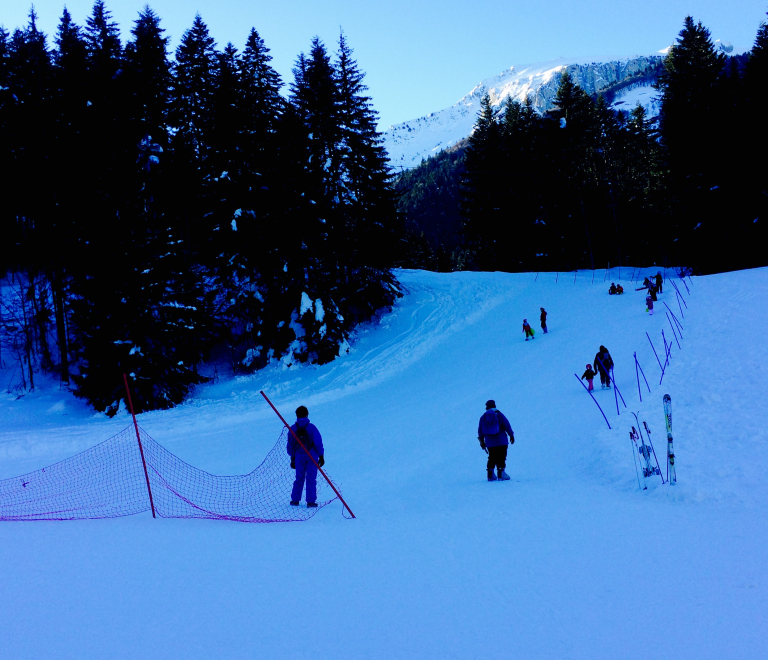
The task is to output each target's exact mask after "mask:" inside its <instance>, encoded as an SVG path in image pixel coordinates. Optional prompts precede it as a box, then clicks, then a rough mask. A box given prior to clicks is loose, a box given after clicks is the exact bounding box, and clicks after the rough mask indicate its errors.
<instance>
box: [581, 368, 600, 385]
mask: <svg viewBox="0 0 768 660" xmlns="http://www.w3.org/2000/svg"><path fill="white" fill-rule="evenodd" d="M595 375H596V374H595V372H594V371H592V365H591V364H588V365H587V370H586V371H585V372H584V375H583V376H582V377H581V380H584V379H585V378H586V379H587V391H589V392H591V391H592V390H594V389H595V386H594V385H593V384H592V381H593V380H594V379H595Z"/></svg>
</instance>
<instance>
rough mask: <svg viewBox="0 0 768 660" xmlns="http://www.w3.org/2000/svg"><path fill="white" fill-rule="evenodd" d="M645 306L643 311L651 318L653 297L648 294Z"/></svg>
mask: <svg viewBox="0 0 768 660" xmlns="http://www.w3.org/2000/svg"><path fill="white" fill-rule="evenodd" d="M645 305H646V309H645V311H646V312H650V313H651V316H653V296H652V295H651V294H650V293H649V294H648V295H647V296H646V297H645Z"/></svg>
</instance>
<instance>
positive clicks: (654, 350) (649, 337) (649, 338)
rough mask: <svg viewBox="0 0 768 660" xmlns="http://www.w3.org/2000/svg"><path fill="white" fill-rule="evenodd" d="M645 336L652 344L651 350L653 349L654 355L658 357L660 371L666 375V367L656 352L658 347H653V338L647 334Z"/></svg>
mask: <svg viewBox="0 0 768 660" xmlns="http://www.w3.org/2000/svg"><path fill="white" fill-rule="evenodd" d="M645 336H646V337H648V341H649V342H650V343H651V348H652V349H653V354H654V355H655V356H656V362H658V363H659V369H661V373H662V375H663V374H664V367H662V366H661V360H659V354H658V353H657V352H656V347H655V346H654V345H653V342H652V341H651V336H650V335H649V334H648V333H647V332H646V333H645Z"/></svg>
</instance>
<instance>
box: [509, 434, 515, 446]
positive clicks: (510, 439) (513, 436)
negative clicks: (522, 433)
mask: <svg viewBox="0 0 768 660" xmlns="http://www.w3.org/2000/svg"><path fill="white" fill-rule="evenodd" d="M509 444H510V445H514V444H515V434H514V433H513V434H512V435H510V436H509Z"/></svg>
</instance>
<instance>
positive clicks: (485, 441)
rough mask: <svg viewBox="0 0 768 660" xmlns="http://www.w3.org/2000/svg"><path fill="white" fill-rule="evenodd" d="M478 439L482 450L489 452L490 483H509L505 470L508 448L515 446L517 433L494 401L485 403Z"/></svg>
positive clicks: (478, 428)
mask: <svg viewBox="0 0 768 660" xmlns="http://www.w3.org/2000/svg"><path fill="white" fill-rule="evenodd" d="M507 435H509V440H507ZM477 439H478V440H479V441H480V448H481V449H483V450H484V451H486V452H488V465H487V469H488V481H509V475H508V474H507V473H506V472H505V471H504V468H505V467H507V447H508V446H509V445H510V444H514V442H515V432H514V431H513V430H512V427H511V426H510V425H509V420H508V419H507V418H506V417H505V416H504V413H502V412H500V411H499V410H496V402H495V401H494V400H493V399H490V400H488V401H486V402H485V413H483V416H482V417H481V418H480V423H479V424H478V426H477ZM494 468H496V473H495V474H494V472H493V470H494Z"/></svg>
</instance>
